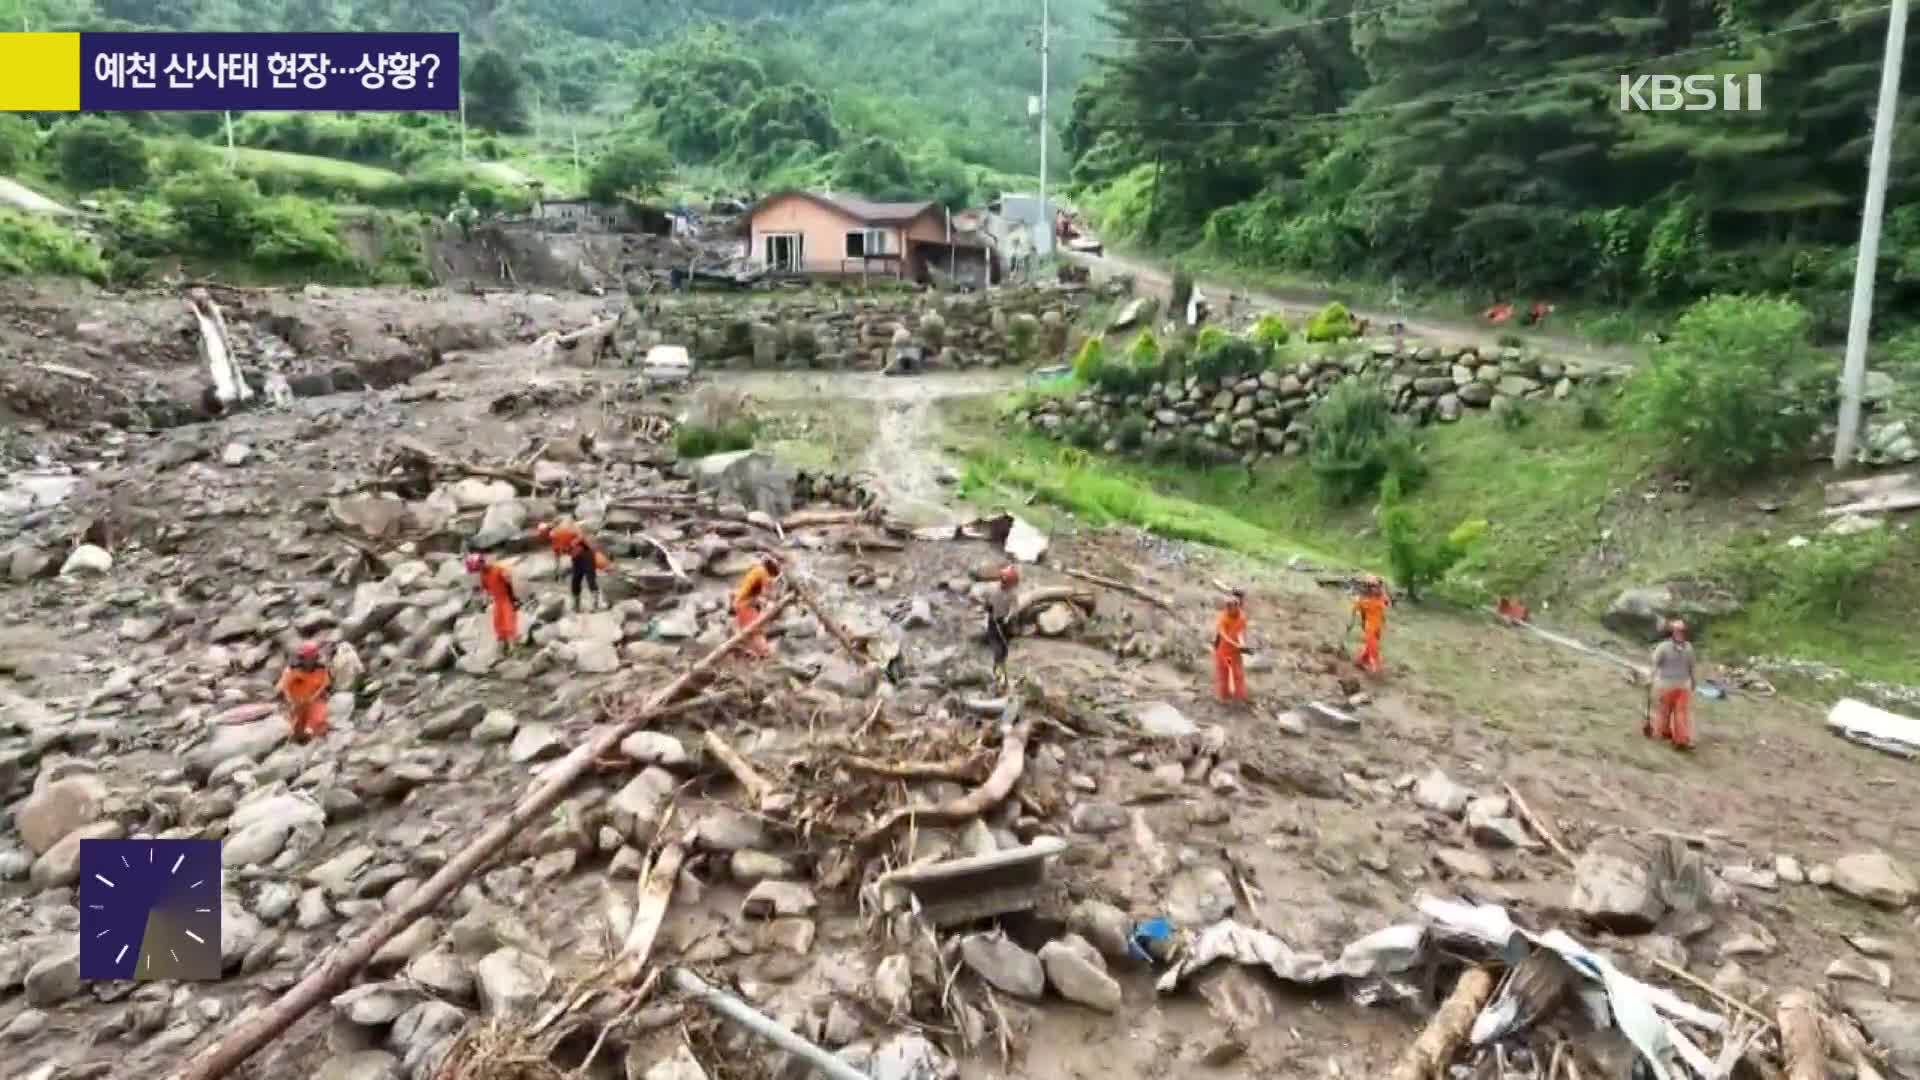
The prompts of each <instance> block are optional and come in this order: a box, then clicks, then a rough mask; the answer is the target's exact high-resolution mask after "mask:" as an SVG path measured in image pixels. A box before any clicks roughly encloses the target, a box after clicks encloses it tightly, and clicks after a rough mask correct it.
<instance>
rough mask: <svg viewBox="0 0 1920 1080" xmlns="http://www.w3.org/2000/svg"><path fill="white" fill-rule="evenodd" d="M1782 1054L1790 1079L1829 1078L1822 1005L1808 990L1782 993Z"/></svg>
mask: <svg viewBox="0 0 1920 1080" xmlns="http://www.w3.org/2000/svg"><path fill="white" fill-rule="evenodd" d="M1774 1015H1775V1016H1776V1017H1777V1018H1778V1020H1779V1024H1780V1056H1781V1058H1782V1059H1783V1060H1784V1062H1785V1063H1786V1066H1787V1080H1827V1045H1826V1040H1824V1039H1823V1038H1822V1037H1821V1035H1820V1007H1819V1006H1818V1005H1816V1004H1815V1003H1814V1000H1813V995H1812V994H1809V993H1807V992H1806V991H1805V990H1792V991H1789V992H1787V993H1785V994H1782V995H1780V1004H1779V1006H1778V1007H1777V1008H1775V1010H1774Z"/></svg>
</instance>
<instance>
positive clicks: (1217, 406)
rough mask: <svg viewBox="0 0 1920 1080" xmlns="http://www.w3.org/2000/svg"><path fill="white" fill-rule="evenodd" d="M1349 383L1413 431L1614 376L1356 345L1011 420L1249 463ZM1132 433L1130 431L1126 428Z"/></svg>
mask: <svg viewBox="0 0 1920 1080" xmlns="http://www.w3.org/2000/svg"><path fill="white" fill-rule="evenodd" d="M1348 376H1360V377H1362V378H1373V379H1378V380H1381V381H1383V382H1384V383H1385V384H1386V386H1387V389H1388V392H1389V394H1390V395H1391V397H1392V401H1393V408H1394V411H1395V412H1397V413H1400V414H1401V415H1403V416H1406V417H1408V418H1409V419H1411V420H1413V421H1414V422H1415V423H1422V424H1424V423H1428V422H1431V421H1439V422H1441V423H1451V422H1453V421H1456V420H1458V419H1460V417H1461V416H1462V415H1464V414H1465V413H1466V412H1467V411H1468V410H1470V409H1491V410H1495V411H1499V410H1502V409H1505V408H1508V407H1509V406H1510V405H1511V403H1513V402H1515V401H1523V400H1534V399H1542V398H1549V399H1552V398H1565V397H1567V396H1568V395H1570V394H1571V393H1573V391H1574V388H1575V387H1576V386H1578V385H1580V384H1581V383H1583V382H1593V381H1604V380H1610V379H1613V378H1616V377H1617V372H1615V371H1614V370H1613V369H1611V368H1601V367H1594V368H1583V367H1581V366H1579V365H1577V364H1574V363H1569V362H1567V361H1563V360H1556V359H1546V358H1541V357H1538V356H1530V355H1527V354H1525V353H1523V352H1521V350H1519V349H1514V348H1496V349H1480V350H1475V349H1472V348H1459V347H1449V348H1435V347H1433V346H1423V345H1419V344H1417V343H1413V342H1407V343H1404V344H1400V345H1396V344H1395V343H1394V342H1392V341H1358V342H1352V343H1349V344H1348V345H1347V346H1345V347H1342V348H1338V349H1336V350H1335V351H1333V352H1329V353H1328V354H1326V355H1323V356H1319V357H1315V358H1313V359H1308V360H1302V361H1298V362H1295V363H1292V364H1281V365H1278V366H1275V367H1270V368H1268V369H1267V370H1265V371H1261V372H1259V373H1258V374H1248V375H1243V376H1241V377H1239V378H1237V379H1232V380H1227V381H1221V382H1214V381H1210V380H1205V379H1200V378H1197V377H1191V376H1190V377H1188V378H1186V379H1184V380H1177V381H1172V382H1163V383H1157V384H1155V385H1154V386H1153V387H1152V388H1151V389H1150V390H1148V391H1147V392H1145V393H1140V394H1117V393H1111V392H1106V391H1102V390H1098V389H1090V390H1085V391H1082V392H1080V393H1079V394H1077V395H1074V396H1071V397H1062V398H1056V399H1051V400H1047V401H1043V402H1040V403H1038V404H1036V405H1034V406H1033V408H1031V409H1030V410H1026V411H1023V412H1021V413H1020V414H1019V415H1018V419H1019V421H1020V422H1021V423H1022V424H1024V425H1027V426H1031V427H1033V428H1035V429H1037V430H1039V431H1041V432H1042V433H1045V434H1048V435H1052V436H1056V437H1061V436H1065V435H1067V434H1069V433H1070V429H1071V428H1073V427H1074V426H1076V425H1078V424H1091V425H1094V426H1095V427H1096V428H1097V429H1099V430H1101V431H1103V432H1107V433H1114V434H1109V435H1108V437H1107V439H1106V448H1107V450H1108V451H1109V452H1112V451H1116V450H1120V449H1122V446H1121V445H1120V439H1119V437H1118V435H1117V433H1118V432H1119V430H1120V429H1121V427H1122V426H1124V425H1127V418H1129V417H1143V418H1145V419H1146V422H1147V429H1146V437H1145V439H1146V445H1147V446H1149V447H1151V446H1152V445H1154V444H1155V443H1165V442H1168V441H1170V440H1173V439H1175V438H1178V437H1186V438H1189V439H1195V440H1198V441H1199V442H1200V443H1201V444H1202V445H1205V446H1209V447H1211V448H1212V449H1214V450H1215V451H1217V452H1219V453H1220V454H1222V455H1223V456H1224V455H1228V454H1231V455H1234V456H1239V457H1242V458H1248V459H1251V458H1254V457H1259V456H1264V455H1267V454H1297V453H1300V452H1301V451H1302V450H1304V449H1305V448H1306V437H1307V422H1308V415H1307V414H1308V412H1309V411H1310V410H1311V409H1312V407H1313V405H1314V404H1315V403H1316V402H1318V401H1319V400H1320V399H1321V398H1322V397H1323V396H1325V395H1326V393H1327V391H1329V390H1331V389H1332V388H1333V387H1334V386H1335V385H1336V384H1337V383H1339V382H1340V381H1341V380H1342V379H1344V378H1347V377H1348ZM1132 426H1135V427H1136V428H1137V423H1136V424H1134V425H1132Z"/></svg>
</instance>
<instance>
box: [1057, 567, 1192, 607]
mask: <svg viewBox="0 0 1920 1080" xmlns="http://www.w3.org/2000/svg"><path fill="white" fill-rule="evenodd" d="M1061 573H1063V574H1065V575H1067V576H1068V577H1070V578H1075V579H1078V580H1080V581H1084V582H1086V583H1087V584H1089V585H1098V586H1100V587H1101V588H1103V589H1112V590H1114V591H1115V592H1123V593H1126V594H1127V595H1128V596H1137V597H1139V598H1140V599H1142V600H1145V601H1146V602H1147V603H1149V604H1152V605H1153V606H1154V607H1157V608H1159V609H1160V610H1162V611H1172V610H1173V605H1172V604H1170V603H1168V602H1167V601H1165V600H1162V599H1160V598H1159V597H1157V596H1155V595H1153V594H1152V593H1150V592H1148V591H1147V590H1145V589H1143V588H1141V587H1140V586H1138V585H1129V584H1127V583H1126V582H1124V581H1116V580H1114V579H1113V578H1110V577H1101V576H1100V575H1099V574H1089V573H1087V572H1086V571H1085V570H1070V569H1069V570H1062V571H1061Z"/></svg>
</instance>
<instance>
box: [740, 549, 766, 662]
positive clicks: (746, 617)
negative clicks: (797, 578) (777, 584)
mask: <svg viewBox="0 0 1920 1080" xmlns="http://www.w3.org/2000/svg"><path fill="white" fill-rule="evenodd" d="M772 586H773V575H772V574H771V573H769V572H768V571H767V568H766V567H764V566H762V565H760V564H759V563H755V564H754V565H753V569H751V570H748V571H747V572H746V574H744V575H743V576H742V577H741V578H740V585H739V587H738V588H736V589H734V590H733V624H734V626H735V627H737V628H739V629H741V630H745V629H746V628H747V627H749V626H752V625H753V621H754V620H755V619H758V618H759V617H760V598H761V597H762V596H765V595H766V592H767V590H768V589H769V588H771V587H772ZM747 647H748V648H750V649H752V650H753V652H754V654H755V655H756V656H766V655H768V654H769V653H771V652H772V651H773V647H772V646H771V645H768V644H767V639H766V638H765V637H764V636H762V635H760V634H755V635H754V636H753V640H751V641H749V642H748V643H747Z"/></svg>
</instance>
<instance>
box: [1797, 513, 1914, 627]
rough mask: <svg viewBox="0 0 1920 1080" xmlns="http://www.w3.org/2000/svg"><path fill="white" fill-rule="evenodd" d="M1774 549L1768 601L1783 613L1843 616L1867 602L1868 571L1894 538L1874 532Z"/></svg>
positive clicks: (1874, 567) (1883, 557)
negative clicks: (1775, 582)
mask: <svg viewBox="0 0 1920 1080" xmlns="http://www.w3.org/2000/svg"><path fill="white" fill-rule="evenodd" d="M1775 550H1776V551H1777V552H1778V554H1777V556H1776V558H1775V559H1774V565H1773V571H1774V574H1775V575H1776V576H1777V584H1776V585H1775V587H1774V590H1773V592H1772V593H1771V599H1772V600H1773V601H1774V602H1775V603H1778V604H1780V605H1781V606H1782V607H1784V608H1785V609H1786V610H1788V611H1793V612H1804V613H1806V614H1808V615H1813V614H1827V613H1831V614H1832V615H1834V616H1835V617H1842V616H1845V615H1846V614H1847V613H1848V612H1849V611H1851V610H1852V609H1853V608H1855V607H1857V606H1859V605H1860V604H1862V603H1864V602H1865V601H1866V598H1867V586H1868V584H1869V583H1870V582H1871V581H1872V579H1873V572H1874V571H1875V570H1877V569H1879V568H1880V564H1882V563H1884V562H1886V561H1887V556H1888V554H1889V553H1890V552H1891V551H1892V550H1893V537H1892V535H1891V534H1890V533H1889V531H1888V530H1887V529H1885V528H1878V529H1870V530H1868V531H1866V532H1861V533H1854V534H1853V535H1851V536H1832V535H1823V536H1820V537H1818V538H1816V539H1815V540H1814V541H1813V542H1812V543H1810V544H1808V545H1806V546H1805V547H1800V548H1776V549H1775Z"/></svg>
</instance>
